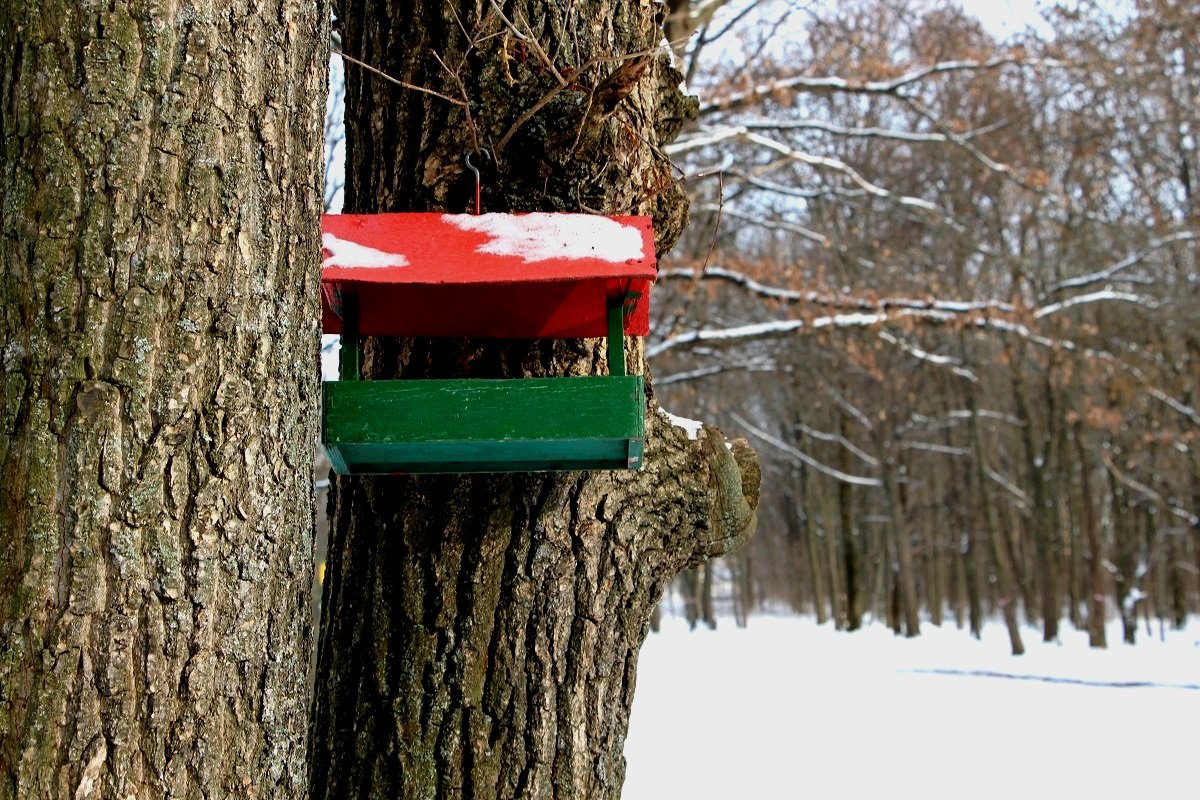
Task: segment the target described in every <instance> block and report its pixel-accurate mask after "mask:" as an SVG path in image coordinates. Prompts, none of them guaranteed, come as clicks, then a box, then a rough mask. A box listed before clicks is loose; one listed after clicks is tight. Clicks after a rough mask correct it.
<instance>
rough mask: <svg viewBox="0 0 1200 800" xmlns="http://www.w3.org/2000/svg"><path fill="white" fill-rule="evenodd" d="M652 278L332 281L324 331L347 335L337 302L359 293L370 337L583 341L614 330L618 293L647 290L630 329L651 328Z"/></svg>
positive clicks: (631, 312)
mask: <svg viewBox="0 0 1200 800" xmlns="http://www.w3.org/2000/svg"><path fill="white" fill-rule="evenodd" d="M649 286H650V284H649V283H648V282H646V281H642V282H640V283H639V282H638V281H624V282H621V283H620V284H619V285H617V284H612V285H610V283H607V282H602V281H582V282H543V283H533V284H502V285H496V286H486V285H485V286H421V285H409V284H398V285H387V284H342V285H339V286H336V287H335V286H331V285H329V284H326V285H325V287H324V288H325V291H324V292H323V295H324V302H323V305H322V318H321V324H322V328H323V330H324V331H325V332H326V333H341V332H342V321H341V318H340V315H339V314H340V311H339V310H338V309H335V307H334V303H333V301H337V303H339V304H344V302H345V298H346V297H350V296H357V297H358V298H359V306H360V308H359V323H358V329H359V333H360V334H361V335H363V336H447V337H453V338H463V337H486V338H500V339H510V338H511V339H578V338H583V337H586V336H594V337H599V336H605V335H607V333H608V315H607V308H608V303H609V299H610V298H614V297H624V296H625V293H626V292H627V291H634V292H639V293H640V296H639V297H638V298H637V300H636V302H635V303H634V304H632V306H631V307H630V308H629V309H627V311H626V319H625V332H626V333H627V334H629V335H630V336H645V335H647V334H648V333H649V332H650V298H649Z"/></svg>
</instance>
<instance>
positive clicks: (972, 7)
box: [959, 0, 1045, 39]
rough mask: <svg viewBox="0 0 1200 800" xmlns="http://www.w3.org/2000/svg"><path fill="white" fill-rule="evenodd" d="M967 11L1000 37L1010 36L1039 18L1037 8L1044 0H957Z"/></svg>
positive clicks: (994, 34)
mask: <svg viewBox="0 0 1200 800" xmlns="http://www.w3.org/2000/svg"><path fill="white" fill-rule="evenodd" d="M959 5H961V6H962V7H963V8H964V9H965V10H966V11H967V13H969V14H971V15H973V16H975V17H978V18H979V21H980V22H982V23H983V26H984V27H985V28H987V30H988V31H989V32H990V33H991V34H992V35H993V36H996V37H998V38H1000V39H1003V38H1005V37H1007V36H1011V35H1012V34H1014V33H1017V32H1019V31H1021V30H1024V29H1025V27H1026V26H1027V25H1030V24H1036V23H1037V22H1038V20H1039V17H1038V8H1039V6H1043V7H1044V6H1045V0H959Z"/></svg>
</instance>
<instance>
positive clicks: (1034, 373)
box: [327, 0, 1200, 652]
mask: <svg viewBox="0 0 1200 800" xmlns="http://www.w3.org/2000/svg"><path fill="white" fill-rule="evenodd" d="M663 13H664V16H665V27H666V30H667V32H668V38H669V39H670V42H671V45H672V47H673V49H674V50H675V51H676V54H677V57H678V58H679V59H680V61H681V65H682V69H683V71H684V72H685V74H686V76H687V83H688V86H689V90H690V92H691V93H692V94H694V95H696V96H697V97H698V106H697V107H696V109H695V112H696V113H695V119H694V120H693V121H692V122H690V123H689V124H688V126H687V127H686V128H685V131H684V133H683V134H682V135H681V136H680V137H679V139H678V140H677V141H676V142H675V143H673V144H671V145H669V146H668V147H667V148H665V152H664V153H663V156H664V157H666V158H669V159H670V160H671V161H672V162H673V164H674V165H675V168H676V170H675V172H676V176H677V178H678V180H679V181H681V182H682V183H683V184H684V185H685V186H686V187H687V189H688V191H689V194H690V196H691V201H692V209H691V220H692V221H691V225H690V227H689V229H688V231H687V232H686V233H685V235H684V238H683V240H682V241H681V243H680V244H679V246H677V247H676V248H675V250H674V251H672V252H671V253H669V254H668V255H667V256H666V258H665V259H664V260H663V263H662V269H661V274H660V280H659V283H658V288H657V290H656V299H655V303H656V306H655V321H654V328H653V333H652V336H651V338H650V339H649V340H648V342H647V351H648V355H649V357H650V359H651V363H652V366H653V369H654V388H655V391H656V393H657V396H658V398H659V401H660V402H661V404H662V405H663V406H664V407H665V408H668V409H670V410H671V411H672V412H674V414H676V415H678V416H681V417H685V418H686V417H697V418H702V419H706V420H713V421H715V422H716V423H717V424H718V425H720V427H721V428H722V430H723V431H725V432H726V433H727V434H728V435H731V436H733V435H739V436H748V437H749V438H750V439H751V441H752V443H753V444H754V445H755V447H756V449H757V450H758V451H759V453H760V456H761V457H762V461H763V468H764V484H763V487H764V488H763V498H762V503H761V506H760V509H759V517H760V524H759V529H758V533H757V535H756V536H755V537H754V538H753V540H752V541H751V543H750V545H749V546H748V547H746V548H744V549H742V550H741V551H740V552H739V553H738V554H737V555H736V556H734V557H731V558H727V559H725V560H723V561H716V562H709V564H708V565H707V566H705V567H701V568H697V569H696V570H695V571H693V572H690V573H686V574H685V575H684V576H683V577H682V578H681V580H680V581H679V582H678V584H677V586H676V594H677V596H681V597H682V602H683V611H684V613H685V614H686V615H687V616H688V618H689V621H690V622H691V623H692V624H697V623H698V622H700V621H707V622H708V623H709V624H712V625H715V614H716V610H715V609H716V608H718V607H719V606H720V605H721V604H722V603H724V604H725V605H726V606H727V607H728V608H729V609H730V610H731V611H732V612H733V614H734V615H735V616H736V617H737V618H738V619H739V620H744V619H745V615H746V614H747V613H749V612H751V611H754V610H756V609H762V608H770V609H775V610H778V609H786V610H791V611H796V612H800V613H805V614H814V615H815V616H816V617H817V619H818V620H819V621H821V622H825V621H827V620H832V622H833V623H834V624H835V625H836V626H837V627H839V628H846V629H855V628H858V627H859V626H861V625H863V624H864V623H865V622H866V621H868V620H871V619H878V620H884V621H886V622H887V624H888V625H890V626H891V627H892V628H894V629H895V630H896V631H897V632H902V633H905V634H907V635H916V634H917V633H919V630H920V624H921V621H922V620H928V621H930V622H932V623H934V624H941V623H942V622H943V621H944V618H945V616H946V615H952V617H953V619H954V621H955V622H956V623H957V624H958V625H959V626H962V627H969V628H970V629H971V631H973V632H975V633H978V632H979V630H980V627H981V625H982V624H983V621H984V620H985V618H987V617H988V616H991V615H995V616H998V617H1002V618H1003V619H1004V620H1005V622H1006V623H1007V626H1008V629H1009V637H1010V645H1011V648H1012V649H1013V651H1014V652H1021V651H1022V649H1023V647H1024V645H1023V643H1022V641H1021V630H1020V627H1021V625H1022V623H1032V624H1036V625H1039V626H1040V628H1041V630H1042V633H1043V636H1044V638H1046V639H1048V640H1049V639H1054V638H1055V637H1057V635H1058V630H1059V626H1060V625H1061V624H1063V622H1064V621H1066V622H1069V623H1070V624H1071V625H1074V626H1077V627H1080V628H1086V629H1087V630H1088V631H1089V635H1090V640H1091V642H1092V644H1093V646H1103V645H1104V644H1105V643H1106V642H1105V637H1106V633H1105V626H1104V624H1103V623H1104V620H1105V618H1106V616H1112V615H1114V614H1117V615H1119V616H1120V618H1121V619H1122V621H1123V622H1124V625H1123V627H1122V630H1123V634H1124V638H1125V639H1126V640H1129V641H1133V640H1134V638H1135V636H1136V630H1137V618H1138V617H1139V616H1144V617H1147V618H1149V617H1156V618H1158V619H1160V620H1164V621H1167V622H1169V623H1170V624H1172V625H1182V624H1183V623H1184V620H1185V618H1186V615H1187V614H1188V613H1189V612H1194V611H1195V610H1196V609H1197V604H1198V603H1200V516H1198V509H1200V412H1198V411H1197V404H1198V399H1197V395H1198V392H1200V303H1198V300H1200V265H1198V263H1197V242H1198V240H1200V203H1198V200H1197V196H1196V191H1197V187H1196V186H1195V181H1196V180H1197V172H1198V170H1200V156H1198V155H1197V146H1196V131H1195V126H1196V122H1195V108H1196V104H1197V99H1198V96H1200V66H1198V61H1200V52H1198V50H1200V45H1198V42H1200V15H1198V14H1197V7H1196V5H1195V3H1194V2H1188V1H1187V0H1145V1H1142V0H1139V2H1135V3H1132V4H1130V3H1118V4H1112V3H1091V2H1081V3H1074V4H1065V5H1060V6H1059V7H1057V8H1054V9H1051V10H1046V11H1045V13H1044V18H1043V19H1042V20H1040V21H1037V22H1036V24H1032V25H1030V26H1029V27H1027V28H1025V29H1024V30H1023V31H1021V32H1019V33H1015V34H1011V35H1008V36H1007V37H1006V38H1005V39H1004V40H999V39H997V37H996V36H995V35H994V34H993V33H991V32H989V31H988V30H986V29H985V28H984V27H983V25H982V24H981V23H980V22H979V21H978V20H977V19H976V18H975V17H974V16H972V15H971V14H970V13H969V11H965V10H963V8H962V7H960V6H959V5H958V4H955V3H924V2H918V1H917V0H857V1H856V2H841V3H828V4H817V3H809V2H784V1H783V0H756V1H752V2H733V1H731V0H730V1H724V2H723V1H722V0H708V2H685V1H684V0H673V2H671V3H666V4H664V12H663ZM1011 27H1012V28H1013V29H1017V26H1015V25H1013V26H1011ZM351 68H354V67H351ZM338 104H339V100H338V97H337V95H336V93H335V95H334V97H333V98H332V99H331V112H332V113H331V119H333V120H336V118H337V116H338V114H339V113H340V110H339V108H338ZM327 134H328V135H329V139H330V154H331V155H330V163H331V165H332V164H334V163H335V162H336V160H337V157H338V156H337V155H336V154H337V150H338V146H339V136H338V130H337V126H336V124H332V125H331V126H330V127H329V128H328V130H327ZM330 172H331V175H336V174H337V170H336V169H331V171H330ZM339 190H340V187H339V186H338V183H337V181H336V180H334V181H333V182H331V184H330V186H329V189H328V190H327V204H330V205H333V206H336V205H338V204H339V203H340V198H339V197H338V193H339Z"/></svg>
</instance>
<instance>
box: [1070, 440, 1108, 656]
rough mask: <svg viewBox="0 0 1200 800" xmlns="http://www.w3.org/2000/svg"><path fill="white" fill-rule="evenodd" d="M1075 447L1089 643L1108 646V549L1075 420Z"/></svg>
mask: <svg viewBox="0 0 1200 800" xmlns="http://www.w3.org/2000/svg"><path fill="white" fill-rule="evenodd" d="M1075 448H1076V455H1077V456H1078V458H1079V491H1080V494H1081V495H1082V497H1081V500H1082V511H1083V514H1082V516H1083V536H1084V539H1085V540H1086V541H1087V590H1086V594H1087V598H1088V615H1087V629H1088V644H1089V645H1090V646H1092V647H1107V646H1108V641H1107V634H1106V632H1105V613H1104V609H1105V584H1106V581H1105V577H1104V576H1105V570H1104V550H1103V546H1102V545H1101V543H1100V531H1099V526H1098V524H1097V522H1096V511H1095V505H1094V504H1093V503H1094V501H1093V499H1092V479H1091V474H1092V466H1091V464H1090V463H1089V459H1088V454H1087V448H1085V447H1084V442H1083V424H1082V423H1080V422H1076V423H1075Z"/></svg>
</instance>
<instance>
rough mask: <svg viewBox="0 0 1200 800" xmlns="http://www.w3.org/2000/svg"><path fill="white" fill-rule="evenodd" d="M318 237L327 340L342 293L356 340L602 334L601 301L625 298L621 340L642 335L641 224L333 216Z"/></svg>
mask: <svg viewBox="0 0 1200 800" xmlns="http://www.w3.org/2000/svg"><path fill="white" fill-rule="evenodd" d="M321 229H322V247H323V256H322V259H323V269H322V274H321V283H322V288H323V289H324V292H323V295H324V298H325V300H324V308H323V322H324V328H325V330H326V331H327V332H331V333H337V332H340V331H341V319H340V312H341V303H342V300H343V298H345V297H346V296H347V295H351V294H352V295H354V297H355V298H356V300H357V304H358V309H359V312H358V313H359V332H360V333H362V334H364V335H375V336H490V337H502V338H509V337H511V338H567V337H581V336H603V335H605V333H606V332H607V321H606V308H607V303H608V301H609V299H611V298H620V297H625V296H626V295H628V294H635V295H637V298H635V299H631V300H630V301H629V302H628V303H627V306H628V307H629V308H630V311H629V313H627V317H626V332H627V333H630V334H633V335H645V334H646V333H647V332H648V328H649V292H650V283H651V282H652V281H653V280H654V277H655V275H656V272H657V270H656V260H655V255H654V233H653V230H652V227H651V223H650V219H649V218H648V217H604V216H598V215H590V214H550V213H534V214H482V215H478V216H475V215H467V214H427V213H420V214H418V213H413V214H362V215H351V214H335V215H326V216H325V217H323V218H322V220H321Z"/></svg>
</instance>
